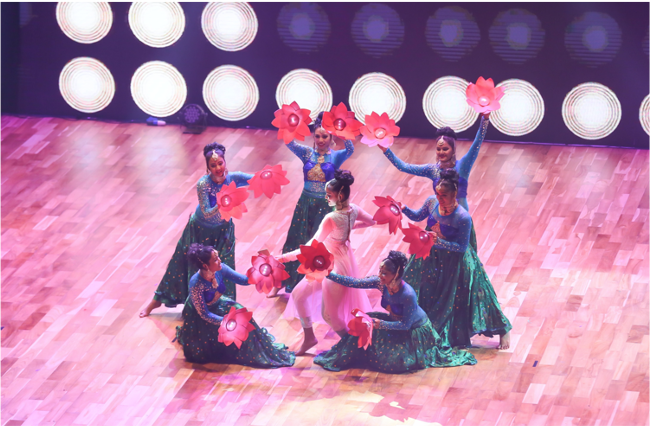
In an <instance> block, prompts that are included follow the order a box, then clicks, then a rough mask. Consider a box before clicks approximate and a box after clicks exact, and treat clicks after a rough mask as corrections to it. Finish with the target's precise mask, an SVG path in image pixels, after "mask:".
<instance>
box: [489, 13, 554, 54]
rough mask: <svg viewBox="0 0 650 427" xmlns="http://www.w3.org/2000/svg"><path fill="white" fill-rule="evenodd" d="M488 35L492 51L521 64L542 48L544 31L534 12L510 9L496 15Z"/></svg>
mask: <svg viewBox="0 0 650 427" xmlns="http://www.w3.org/2000/svg"><path fill="white" fill-rule="evenodd" d="M489 36H490V43H491V44H492V48H493V49H494V52H496V54H497V55H499V56H500V57H501V58H502V59H503V60H504V61H506V62H509V63H511V64H523V63H524V62H526V61H528V60H529V59H532V58H535V57H536V56H537V54H538V53H539V51H540V50H541V49H542V46H544V38H545V37H546V31H545V30H544V29H543V28H542V23H541V22H540V21H539V19H538V18H537V16H535V15H534V14H532V13H530V12H529V11H527V10H525V9H510V10H506V11H504V12H501V13H499V15H497V17H496V18H495V19H494V22H493V23H492V26H491V27H490V31H489Z"/></svg>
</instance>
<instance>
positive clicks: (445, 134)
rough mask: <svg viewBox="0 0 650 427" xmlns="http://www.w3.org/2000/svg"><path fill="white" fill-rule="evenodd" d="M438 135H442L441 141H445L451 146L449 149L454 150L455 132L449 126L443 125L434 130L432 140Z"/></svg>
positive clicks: (437, 137)
mask: <svg viewBox="0 0 650 427" xmlns="http://www.w3.org/2000/svg"><path fill="white" fill-rule="evenodd" d="M440 137H442V139H443V141H445V142H446V143H447V144H449V145H450V146H451V149H452V150H453V151H454V152H456V139H457V136H456V132H454V130H453V129H452V128H450V127H449V126H445V127H443V128H440V129H438V130H437V131H436V133H435V135H434V136H433V138H434V140H435V141H436V142H437V141H438V140H439V139H440Z"/></svg>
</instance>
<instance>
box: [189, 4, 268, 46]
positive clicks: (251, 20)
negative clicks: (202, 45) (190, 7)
mask: <svg viewBox="0 0 650 427" xmlns="http://www.w3.org/2000/svg"><path fill="white" fill-rule="evenodd" d="M257 25H258V24H257V15H255V11H253V8H252V7H251V6H250V5H249V4H248V3H243V2H238V3H208V5H207V6H206V7H205V9H203V14H202V15H201V27H202V28H203V34H205V37H207V39H208V40H209V41H210V43H212V44H213V45H215V46H216V47H217V48H219V49H221V50H225V51H228V52H236V51H238V50H242V49H244V48H246V47H247V46H248V45H250V44H251V43H253V40H255V36H256V35H257Z"/></svg>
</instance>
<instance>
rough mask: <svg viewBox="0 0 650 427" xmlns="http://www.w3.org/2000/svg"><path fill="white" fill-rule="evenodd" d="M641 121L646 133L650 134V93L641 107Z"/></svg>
mask: <svg viewBox="0 0 650 427" xmlns="http://www.w3.org/2000/svg"><path fill="white" fill-rule="evenodd" d="M639 121H640V122H641V126H643V130H644V131H645V133H647V134H648V135H650V95H648V96H646V97H645V99H644V100H643V102H642V103H641V108H639Z"/></svg>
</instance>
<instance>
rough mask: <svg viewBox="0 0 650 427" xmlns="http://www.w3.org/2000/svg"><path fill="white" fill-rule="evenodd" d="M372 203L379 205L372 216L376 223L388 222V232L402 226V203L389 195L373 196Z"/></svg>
mask: <svg viewBox="0 0 650 427" xmlns="http://www.w3.org/2000/svg"><path fill="white" fill-rule="evenodd" d="M373 203H374V204H375V205H377V206H379V210H377V212H375V216H373V217H372V219H374V220H375V221H376V222H377V224H388V232H389V233H390V234H395V232H396V231H397V229H398V228H399V229H401V228H402V204H401V203H400V202H398V201H396V200H395V199H393V198H392V197H390V196H387V197H380V196H375V200H373Z"/></svg>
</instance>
